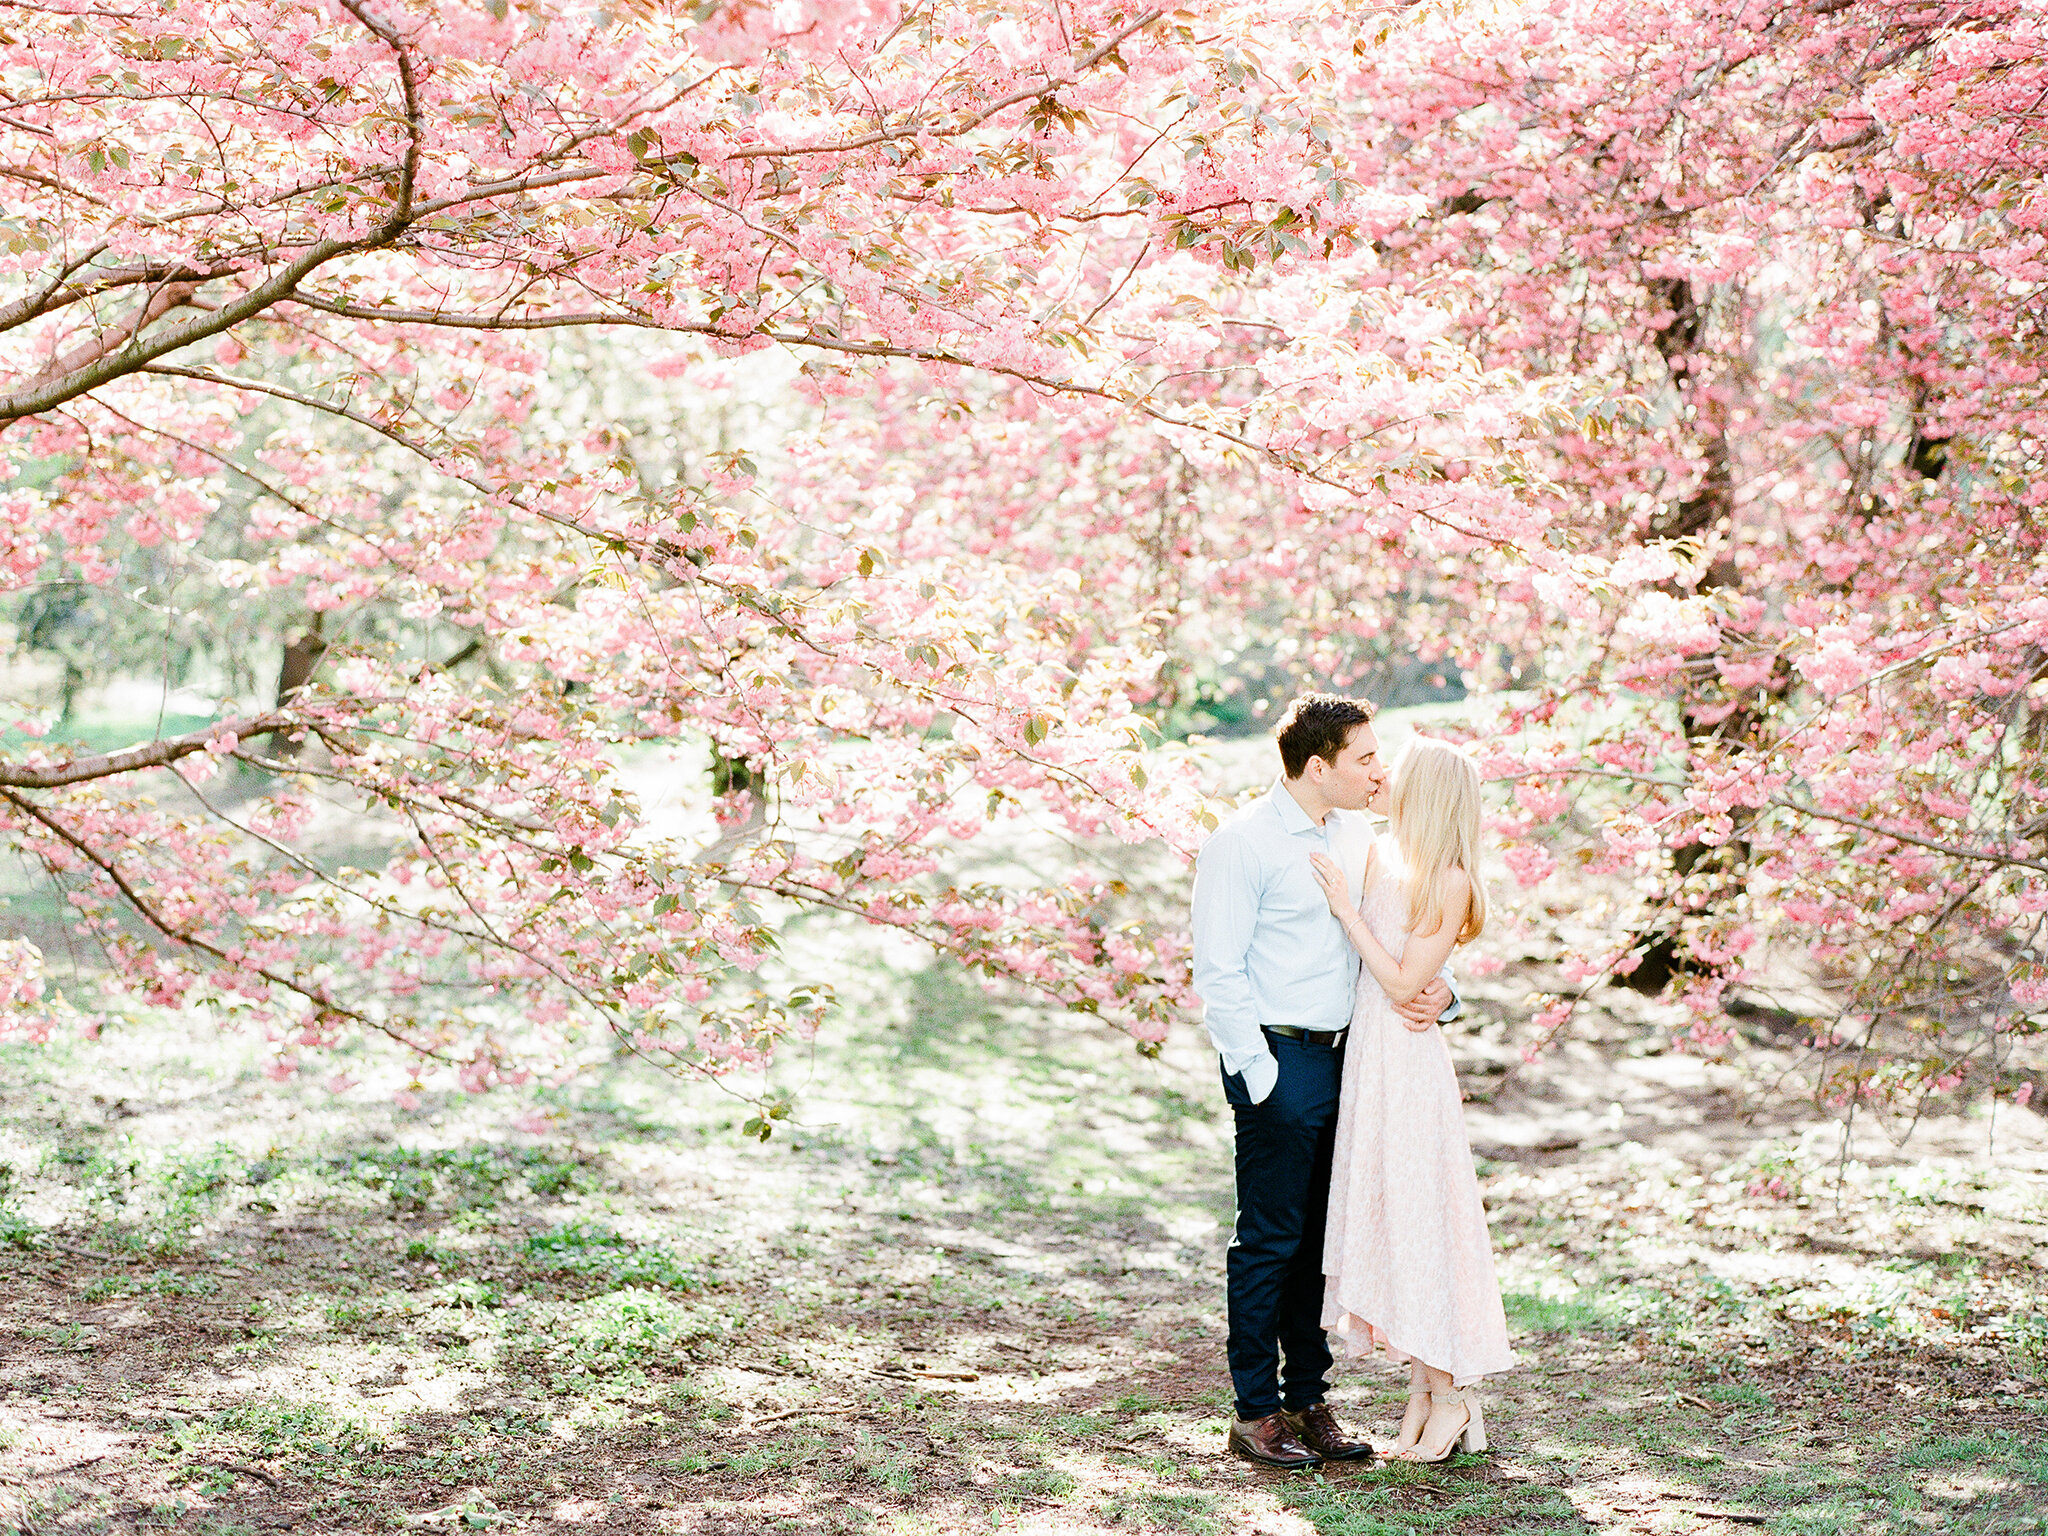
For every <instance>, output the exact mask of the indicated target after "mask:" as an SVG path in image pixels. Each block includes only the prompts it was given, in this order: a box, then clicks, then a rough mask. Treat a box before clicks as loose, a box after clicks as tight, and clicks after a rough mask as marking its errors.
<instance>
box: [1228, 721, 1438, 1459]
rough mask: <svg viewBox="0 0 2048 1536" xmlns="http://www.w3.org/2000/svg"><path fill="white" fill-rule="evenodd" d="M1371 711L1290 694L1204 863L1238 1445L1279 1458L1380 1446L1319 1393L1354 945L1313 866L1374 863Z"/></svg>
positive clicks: (1427, 1003)
mask: <svg viewBox="0 0 2048 1536" xmlns="http://www.w3.org/2000/svg"><path fill="white" fill-rule="evenodd" d="M1373 710H1374V706H1373V705H1371V704H1368V703H1366V702H1365V701H1363V700H1360V699H1346V698H1340V697H1338V696H1336V695H1334V694H1327V693H1311V694H1304V695H1302V696H1301V697H1300V698H1298V699H1296V700H1295V701H1294V702H1293V703H1292V704H1290V705H1289V706H1288V708H1287V713H1286V715H1285V716H1283V717H1282V719H1281V721H1280V726H1279V729H1278V731H1277V732H1276V733H1275V735H1276V738H1277V740H1278V743H1279V747H1280V763H1281V768H1282V774H1281V777H1280V778H1279V779H1278V780H1277V781H1276V782H1275V783H1274V785H1273V788H1272V790H1271V791H1270V792H1269V793H1267V794H1265V795H1263V796H1261V797H1260V798H1259V799H1257V800H1255V801H1253V802H1252V803H1251V804H1250V805H1248V806H1246V807H1245V808H1244V809H1242V810H1240V811H1238V812H1237V813H1236V814H1234V815H1233V816H1231V818H1230V819H1229V820H1228V821H1226V822H1224V824H1223V825H1222V826H1221V827H1219V828H1218V829H1217V830H1216V832H1215V834H1214V835H1213V836H1212V837H1210V839H1209V841H1208V842H1207V843H1206V844H1204V845H1203V847H1202V852H1201V855H1200V857H1199V858H1198V859H1197V860H1196V861H1195V897H1194V982H1195V991H1196V992H1197V993H1198V994H1200V996H1201V999H1202V1002H1203V1004H1204V1013H1203V1017H1204V1022H1206V1023H1207V1025H1208V1027H1209V1038H1210V1039H1211V1040H1213V1041H1214V1042H1215V1045H1216V1050H1217V1053H1218V1054H1219V1055H1220V1056H1221V1057H1222V1067H1223V1092H1224V1096H1225V1097H1226V1098H1227V1099H1228V1100H1229V1101H1230V1107H1231V1112H1232V1115H1233V1116H1234V1117H1235V1119H1236V1122H1237V1229H1236V1232H1235V1234H1234V1235H1233V1236H1232V1238H1231V1243H1230V1256H1229V1260H1228V1267H1227V1281H1228V1298H1229V1312H1230V1338H1229V1343H1228V1346H1227V1348H1228V1354H1229V1359H1230V1377H1231V1382H1232V1385H1233V1387H1234V1388H1235V1391H1236V1395H1237V1405H1236V1412H1235V1417H1234V1418H1233V1420H1232V1422H1231V1426H1230V1446H1231V1449H1232V1450H1234V1451H1236V1452H1237V1453H1238V1454H1240V1455H1242V1456H1247V1457H1250V1458H1251V1459H1252V1460H1253V1461H1258V1462H1263V1463H1265V1464H1267V1465H1268V1466H1276V1467H1312V1466H1315V1465H1317V1464H1319V1463H1320V1462H1322V1461H1325V1460H1333V1461H1350V1460H1359V1461H1362V1460H1367V1459H1369V1458H1370V1457H1371V1456H1372V1454H1373V1450H1372V1446H1371V1444H1370V1443H1369V1442H1367V1441H1365V1440H1362V1439H1358V1438H1355V1437H1353V1436H1351V1435H1350V1434H1348V1433H1347V1432H1346V1431H1345V1430H1344V1429H1343V1427H1342V1426H1341V1425H1340V1424H1339V1423H1338V1422H1337V1418H1336V1415H1334V1414H1333V1413H1332V1412H1331V1411H1330V1408H1329V1405H1328V1404H1327V1403H1325V1402H1324V1401H1323V1397H1324V1394H1325V1393H1326V1392H1327V1391H1328V1390H1329V1381H1328V1374H1329V1369H1330V1345H1329V1340H1328V1339H1327V1337H1326V1336H1325V1335H1324V1333H1323V1326H1322V1308H1323V1272H1322V1271H1323V1265H1322V1258H1323V1221H1324V1216H1325V1214H1326V1209H1327V1206H1328V1203H1329V1195H1330V1154H1331V1149H1332V1145H1333V1143H1334V1141H1335V1139H1336V1131H1337V1096H1338V1089H1339V1085H1340V1084H1341V1081H1342V1077H1343V1066H1344V1031H1345V1027H1346V1026H1347V1025H1348V1024H1349V1023H1350V1022H1351V1004H1352V996H1353V993H1354V991H1355V989H1356V987H1357V983H1358V954H1357V951H1355V950H1354V949H1353V948H1352V947H1351V941H1350V940H1349V939H1348V938H1346V937H1345V935H1344V931H1343V929H1342V928H1341V927H1339V925H1338V923H1337V920H1336V918H1334V917H1332V916H1331V915H1330V905H1329V902H1328V901H1327V900H1326V899H1325V898H1324V896H1323V893H1322V890H1321V888H1320V887H1319V886H1317V884H1316V881H1315V875H1314V871H1313V869H1312V867H1311V865H1310V862H1309V860H1310V856H1311V855H1312V854H1317V853H1321V854H1325V855H1327V856H1328V857H1330V858H1332V859H1335V860H1336V861H1337V863H1339V864H1340V865H1342V866H1343V867H1344V869H1345V871H1346V873H1347V874H1349V875H1350V877H1351V881H1352V885H1353V887H1354V889H1355V888H1356V886H1357V884H1358V882H1359V879H1360V876H1361V875H1362V873H1363V870H1364V864H1365V853H1366V849H1367V847H1368V846H1369V844H1370V840H1371V833H1370V831H1369V829H1368V825H1367V822H1366V818H1365V816H1364V814H1363V810H1364V807H1365V806H1366V805H1367V804H1368V803H1369V802H1370V801H1372V800H1373V798H1374V797H1375V795H1376V794H1377V793H1378V791H1379V789H1380V787H1381V785H1382V784H1383V783H1384V781H1385V779H1386V775H1387V770H1386V768H1385V767H1384V766H1383V765H1382V764H1381V762H1380V758H1379V741H1378V739H1377V738H1376V737H1375V736H1374V735H1373V730H1372V717H1373ZM1455 1002H1456V999H1455V997H1454V995H1453V993H1452V992H1451V990H1450V989H1449V987H1448V986H1447V985H1445V983H1444V981H1443V979H1442V978H1439V979H1437V980H1436V981H1433V982H1431V983H1430V984H1429V986H1428V988H1426V989H1425V990H1424V991H1423V992H1422V993H1420V994H1419V995H1418V996H1416V997H1415V999H1414V1000H1413V1001H1411V1002H1409V1003H1407V1004H1405V1005H1402V1006H1401V1008H1400V1010H1399V1011H1400V1012H1401V1014H1402V1015H1403V1016H1404V1017H1405V1018H1406V1019H1407V1020H1408V1021H1409V1023H1410V1024H1411V1025H1412V1026H1415V1027H1418V1028H1420V1027H1427V1026H1428V1025H1429V1024H1430V1023H1431V1022H1432V1021H1434V1020H1436V1019H1437V1018H1439V1017H1440V1016H1447V1013H1446V1010H1447V1009H1448V1008H1450V1007H1452V1006H1453V1005H1455ZM1283 1358H1284V1362H1285V1363H1284V1365H1283V1364H1282V1361H1283Z"/></svg>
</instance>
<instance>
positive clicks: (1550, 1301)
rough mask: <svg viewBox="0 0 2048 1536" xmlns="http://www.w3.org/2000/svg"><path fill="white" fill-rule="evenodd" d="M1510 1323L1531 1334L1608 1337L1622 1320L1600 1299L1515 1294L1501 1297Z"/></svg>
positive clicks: (1523, 1292)
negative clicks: (1595, 1334) (1594, 1334)
mask: <svg viewBox="0 0 2048 1536" xmlns="http://www.w3.org/2000/svg"><path fill="white" fill-rule="evenodd" d="M1501 1305H1502V1306H1503V1307H1504V1308H1505V1309H1506V1310H1507V1314H1508V1322H1509V1323H1510V1324H1511V1325H1513V1326H1514V1327H1516V1328H1520V1329H1523V1330H1525V1331H1527V1332H1530V1333H1604V1332H1606V1331H1607V1330H1608V1329H1610V1328H1612V1327H1613V1326H1614V1325H1615V1324H1616V1323H1617V1322H1618V1321H1619V1320H1620V1319H1619V1317H1618V1315H1617V1313H1616V1311H1615V1309H1614V1307H1613V1306H1612V1304H1610V1303H1608V1302H1606V1301H1604V1300H1603V1299H1602V1298H1600V1297H1599V1296H1597V1295H1588V1294H1586V1293H1585V1292H1581V1293H1579V1294H1578V1295H1576V1296H1569V1297H1557V1296H1532V1295H1530V1294H1529V1293H1528V1292H1526V1291H1513V1292H1510V1293H1508V1294H1507V1295H1504V1296H1502V1297H1501Z"/></svg>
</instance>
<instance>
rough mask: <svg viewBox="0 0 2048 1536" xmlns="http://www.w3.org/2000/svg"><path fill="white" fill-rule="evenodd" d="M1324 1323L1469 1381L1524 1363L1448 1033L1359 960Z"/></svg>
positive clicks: (1392, 899)
mask: <svg viewBox="0 0 2048 1536" xmlns="http://www.w3.org/2000/svg"><path fill="white" fill-rule="evenodd" d="M1390 853H1391V849H1390V848H1389V847H1388V846H1387V845H1386V844H1385V843H1381V844H1380V845H1379V846H1378V847H1377V848H1376V849H1375V850H1374V857H1373V859H1372V864H1371V867H1370V869H1369V870H1368V871H1367V876H1366V878H1367V881H1368V888H1367V889H1366V891H1365V892H1364V895H1363V899H1362V900H1361V901H1360V903H1359V910H1360V911H1361V912H1362V913H1363V914H1364V917H1365V921H1366V923H1367V925H1368V926H1369V927H1370V928H1371V929H1372V931H1373V934H1374V936H1375V937H1377V938H1378V939H1379V941H1380V943H1382V944H1383V945H1385V946H1386V948H1387V950H1388V952H1389V953H1391V954H1393V955H1395V956H1397V957H1398V956H1399V955H1400V953H1401V949H1402V946H1403V945H1405V944H1406V943H1407V940H1408V934H1407V930H1406V918H1407V906H1408V903H1407V897H1406V895H1405V893H1404V891H1403V889H1402V885H1401V880H1400V877H1399V875H1398V873H1392V872H1389V871H1390V866H1391V864H1392V863H1393V860H1392V859H1391V858H1390V857H1389V855H1390ZM1323 1275H1324V1280H1323V1326H1324V1327H1325V1328H1327V1329H1329V1330H1331V1332H1332V1333H1333V1334H1335V1335H1336V1339H1335V1342H1336V1343H1337V1346H1338V1349H1339V1352H1340V1353H1343V1354H1347V1355H1363V1354H1370V1353H1371V1352H1372V1351H1373V1349H1374V1347H1375V1346H1378V1347H1381V1348H1384V1349H1385V1350H1386V1351H1387V1353H1388V1354H1389V1355H1391V1356H1392V1357H1393V1358H1394V1359H1395V1360H1398V1361H1403V1362H1405V1361H1407V1360H1410V1359H1414V1360H1420V1361H1422V1362H1423V1363H1424V1364H1426V1365H1433V1366H1435V1367H1437V1368H1438V1369H1439V1370H1445V1371H1449V1372H1450V1373H1451V1377H1452V1379H1453V1380H1454V1381H1455V1382H1456V1383H1457V1384H1458V1385H1459V1386H1461V1387H1462V1386H1465V1385H1467V1384H1469V1383H1471V1382H1473V1381H1477V1380H1478V1379H1479V1378H1480V1377H1482V1376H1487V1375H1491V1374H1492V1373H1493V1372H1495V1371H1505V1370H1507V1369H1509V1368H1510V1367H1512V1366H1513V1365H1514V1363H1515V1355H1514V1351H1513V1350H1511V1349H1509V1348H1508V1327H1507V1318H1506V1317H1505V1316H1504V1315H1503V1314H1502V1312H1501V1306H1500V1285H1499V1282H1498V1281H1497V1280H1495V1278H1494V1273H1493V1245H1492V1243H1491V1242H1490V1241H1489V1240H1488V1238H1487V1235H1486V1207H1485V1205H1484V1204H1483V1203H1482V1202H1481V1200H1480V1198H1479V1179H1478V1176H1477V1175H1476V1174H1475V1173H1474V1171H1473V1168H1472V1146H1471V1143H1470V1142H1468V1141H1467V1140H1466V1139H1465V1114H1464V1108H1463V1105H1462V1104H1461V1102H1460V1100H1459V1096H1458V1077H1457V1073H1456V1072H1455V1071H1454V1070H1453V1068H1452V1066H1451V1053H1450V1048H1449V1047H1448V1046H1447V1045H1446V1044H1445V1043H1444V1037H1443V1031H1442V1030H1441V1029H1428V1030H1420V1031H1417V1030H1411V1029H1409V1028H1408V1027H1407V1026H1406V1025H1404V1024H1403V1023H1402V1022H1401V1017H1400V1015H1399V1014H1397V1013H1395V1012H1394V1005H1393V1004H1392V1003H1391V1002H1389V1001H1388V1000H1387V994H1386V993H1385V992H1384V991H1382V990H1381V988H1380V984H1379V983H1378V982H1377V981H1375V980H1374V979H1373V976H1372V973H1371V972H1370V971H1368V970H1366V969H1365V968H1364V967H1363V966H1361V967H1360V968H1359V977H1358V1001H1357V1003H1356V1005H1355V1006H1354V1007H1353V1009H1352V1013H1351V1035H1350V1038H1349V1039H1348V1040H1347V1041H1346V1042H1345V1045H1344V1096H1343V1098H1342V1100H1341V1101H1340V1103H1339V1105H1338V1110H1337V1151H1336V1157H1335V1159H1334V1161H1333V1163H1332V1165H1331V1169H1330V1222H1329V1226H1328V1228H1327V1229H1326V1231H1325V1237H1324V1243H1323Z"/></svg>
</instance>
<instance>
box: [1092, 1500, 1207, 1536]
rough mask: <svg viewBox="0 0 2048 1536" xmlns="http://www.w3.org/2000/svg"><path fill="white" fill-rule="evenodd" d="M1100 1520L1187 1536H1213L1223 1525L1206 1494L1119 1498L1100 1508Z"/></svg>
mask: <svg viewBox="0 0 2048 1536" xmlns="http://www.w3.org/2000/svg"><path fill="white" fill-rule="evenodd" d="M1102 1513H1103V1517H1104V1518H1105V1519H1107V1520H1109V1521H1110V1522H1111V1523H1113V1524H1116V1525H1129V1524H1135V1525H1139V1526H1143V1527H1145V1528H1146V1529H1149V1530H1155V1531H1185V1532H1186V1533H1187V1536H1217V1533H1218V1532H1220V1531H1221V1530H1222V1529H1223V1522H1222V1520H1221V1519H1220V1518H1219V1517H1218V1515H1217V1513H1216V1500H1215V1499H1214V1498H1213V1497H1211V1496H1210V1495H1209V1494H1206V1493H1161V1492H1154V1491H1150V1490H1147V1491H1145V1492H1140V1493H1133V1494H1122V1495H1119V1496H1118V1497H1116V1498H1114V1499H1111V1500H1110V1501H1109V1502H1108V1503H1107V1504H1105V1505H1104V1506H1103V1510H1102Z"/></svg>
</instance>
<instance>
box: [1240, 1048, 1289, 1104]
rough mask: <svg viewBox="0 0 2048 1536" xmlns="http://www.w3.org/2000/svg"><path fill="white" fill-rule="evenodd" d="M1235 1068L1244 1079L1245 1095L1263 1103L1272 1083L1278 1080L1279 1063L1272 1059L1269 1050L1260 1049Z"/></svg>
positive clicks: (1254, 1101) (1258, 1102)
mask: <svg viewBox="0 0 2048 1536" xmlns="http://www.w3.org/2000/svg"><path fill="white" fill-rule="evenodd" d="M1236 1070H1237V1074H1238V1076H1240V1077H1242V1078H1243V1079H1244V1092H1245V1097H1246V1098H1248V1099H1250V1100H1251V1101H1252V1102H1253V1103H1254V1104H1263V1103H1265V1102H1266V1097H1267V1095H1269V1094H1270V1093H1272V1091H1273V1085H1274V1084H1275V1083H1277V1082H1279V1081H1280V1063H1279V1062H1277V1061H1275V1060H1274V1059H1273V1054H1272V1052H1270V1051H1261V1052H1260V1053H1259V1054H1258V1055H1256V1056H1254V1057H1252V1058H1251V1060H1249V1061H1247V1062H1246V1063H1245V1064H1244V1065H1243V1066H1241V1067H1239V1068H1237V1069H1236Z"/></svg>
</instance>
